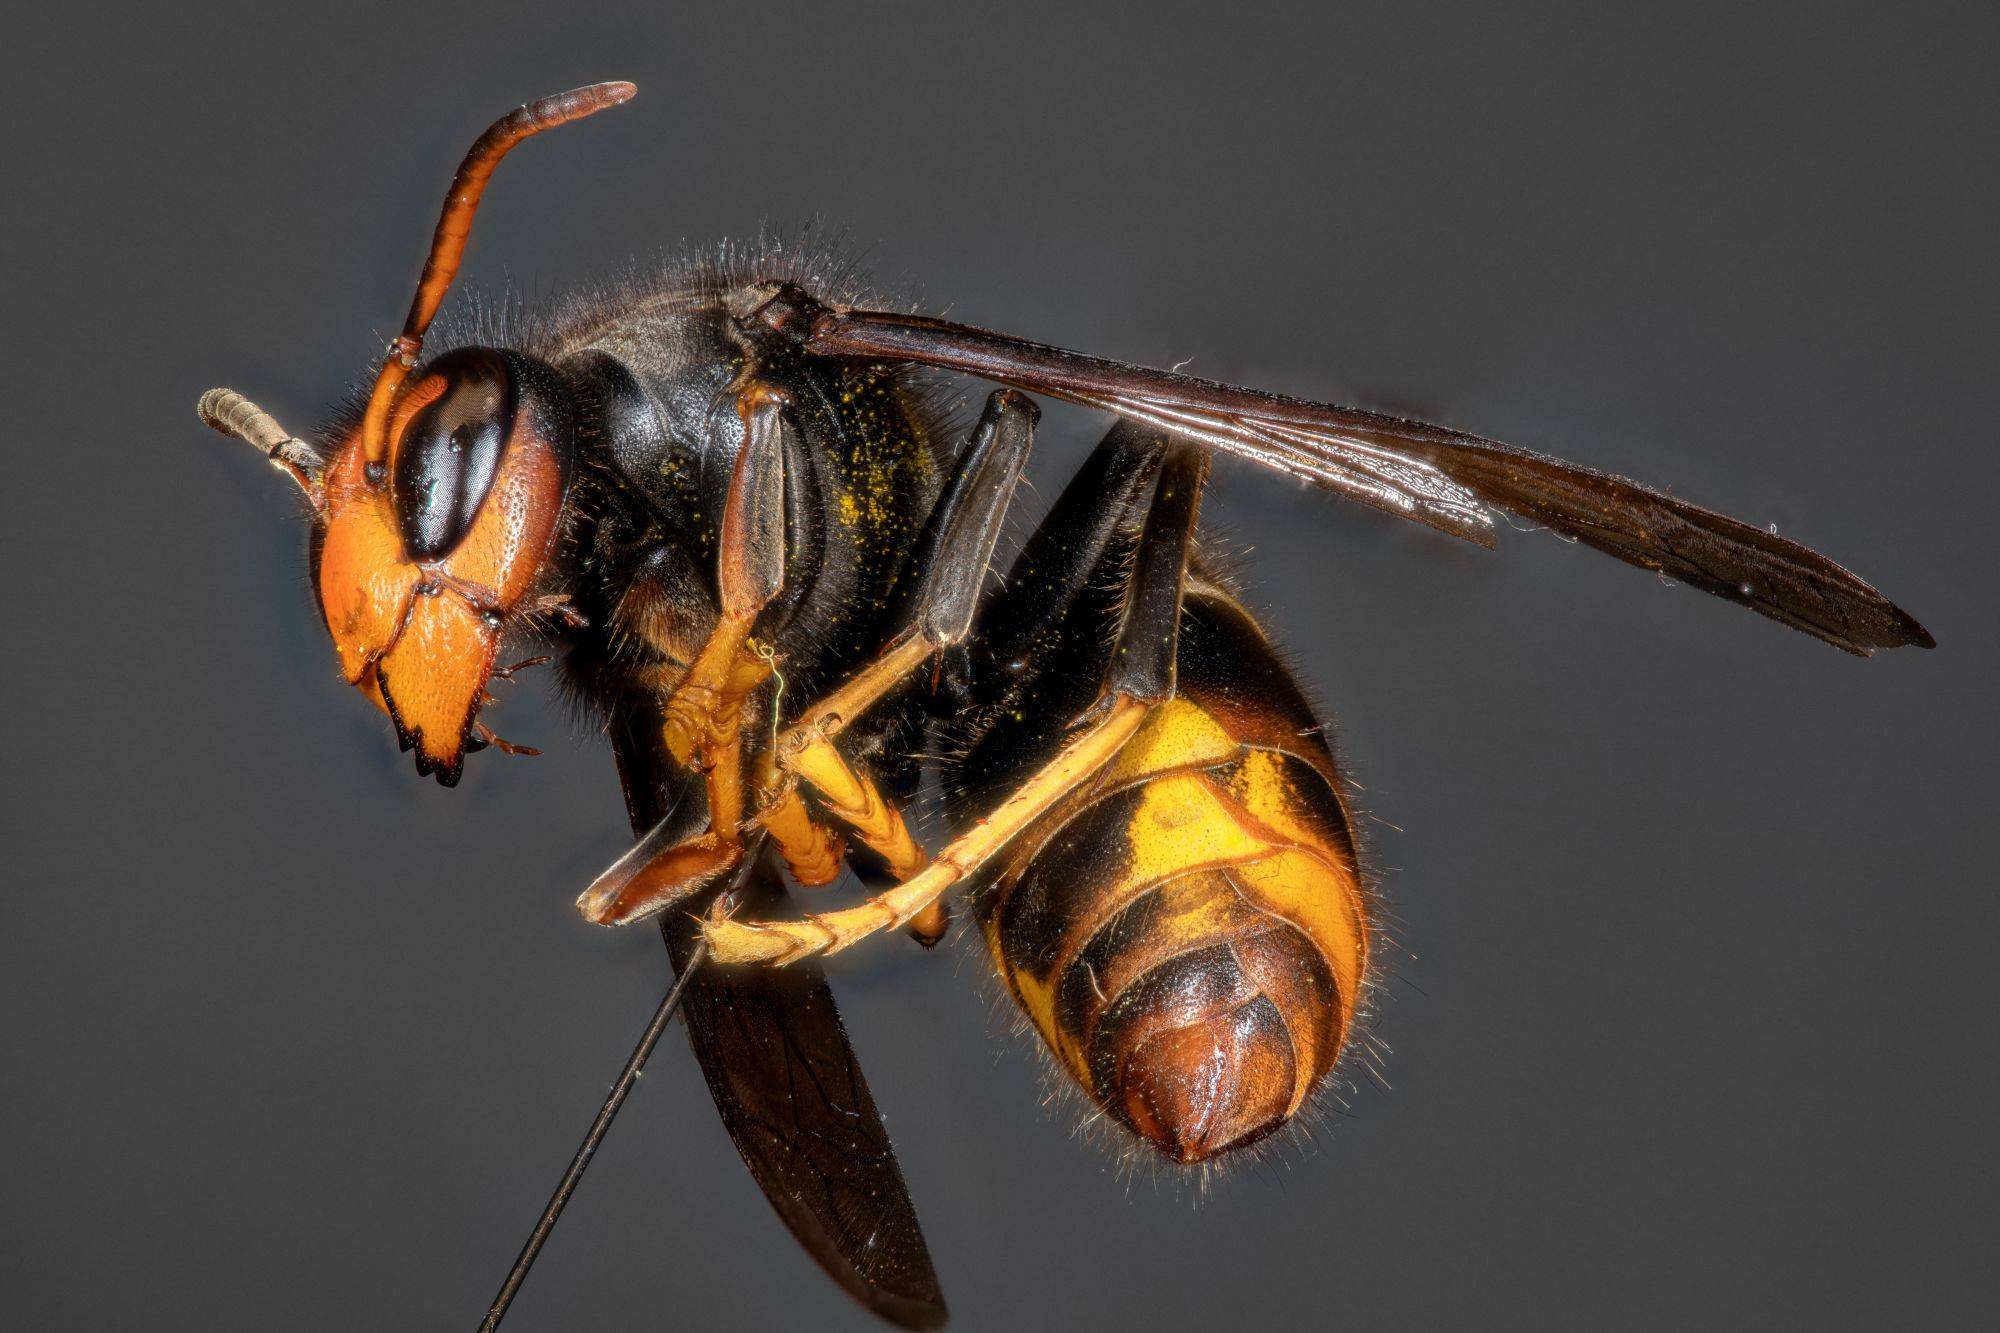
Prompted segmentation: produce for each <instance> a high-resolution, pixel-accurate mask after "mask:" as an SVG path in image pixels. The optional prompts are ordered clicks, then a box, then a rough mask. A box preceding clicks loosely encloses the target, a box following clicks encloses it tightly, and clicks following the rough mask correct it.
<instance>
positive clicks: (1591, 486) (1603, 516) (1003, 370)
mask: <svg viewBox="0 0 2000 1333" xmlns="http://www.w3.org/2000/svg"><path fill="white" fill-rule="evenodd" d="M766 311H767V313H766V316H765V317H766V318H767V319H768V320H769V321H770V322H771V323H772V324H773V325H774V326H776V327H778V328H780V329H782V330H783V331H785V332H787V333H789V334H790V335H791V336H793V337H796V338H798V339H799V340H800V341H801V343H802V344H803V345H804V346H805V347H806V349H807V350H808V351H811V352H814V353H818V354H821V355H826V356H844V357H867V358H871V359H880V360H896V361H911V362H917V363H920V364H923V365H929V366H939V367H942V368H944V369H947V370H956V371H962V372H964V373H966V374H970V375H978V376H980V377H982V378H984V379H989V380H994V381H997V382H998V383H1001V384H1007V385H1011V386H1013V387H1015V388H1017V389H1022V390H1026V391H1028V392H1031V393H1044V394H1048V395H1049V396H1051V397H1055V398H1065V399H1068V400H1070V401H1071V402H1077V403H1083V404H1085V405H1087V406H1090V407H1096V408H1101V409H1103V410H1104V411H1107V412H1115V413H1117V414H1118V415H1120V416H1125V417H1131V418H1134V419H1135V420H1139V421H1144V422H1148V423H1151V424H1153V425H1157V426H1160V427H1162V428H1163V429H1166V430H1170V431H1173V432H1175V433H1176V434H1178V435H1181V436H1185V437H1187V438H1189V439H1193V440H1196V441H1198V442H1200V443H1202V444H1206V445H1208V446H1210V447H1211V448H1215V449H1219V450H1222V451H1224V452H1227V453H1232V454H1236V455H1238V456H1240V457H1245V458H1249V459H1251V460H1252V461H1254V462H1257V463H1259V464H1262V465H1263V466H1266V467H1271V468H1276V469H1278V470H1280V471H1283V472H1287V473H1290V474H1292V475H1294V476H1298V477H1302V478H1305V479H1307V480H1309V481H1312V482H1315V483H1317V484H1319V485H1322V486H1325V487H1327V488H1328V489H1330V490H1333V491H1336V492H1338V493H1340V494H1343V495H1347V496H1350V497H1352V498H1354V499H1358V500H1361V501H1363V502H1364V503H1367V504H1370V505H1373V506H1375V507H1376V508H1379V509H1384V510H1387V511H1389V512H1390V513H1395V514H1400V515H1401V516H1403V517H1406V518H1410V519H1414V520H1416V521H1418V522H1422V523H1428V524H1429V525H1431V526H1432V527H1435V528H1438V529H1441V530H1442V531H1445V532H1449V533H1452V534H1453V535H1455V536H1459V537H1464V538H1466V539H1467V540H1470V541H1474V542H1478V543H1479V544H1481V545H1483V546H1491V545H1493V521H1492V519H1491V517H1490V516H1489V515H1488V514H1487V512H1486V510H1485V508H1484V506H1483V505H1482V503H1481V502H1482V501H1483V502H1485V503H1486V504H1491V505H1494V506H1496V507H1498V508H1501V509H1505V510H1507V511H1509V512H1511V513H1515V514H1519V515H1521V516H1522V517H1524V518H1528V519H1531V520H1533V521H1534V522H1536V523H1539V524H1542V525H1544V526H1546V527H1549V528H1552V529H1554V530H1555V531H1556V532H1559V533H1562V534H1563V535H1565V536H1568V537H1572V538H1575V539H1576V540H1578V541H1581V542H1584V543H1585V544H1587V545H1590V546H1594V547H1596V548H1597V549H1598V550H1600V551H1605V552H1608V553H1609V554H1611V555H1615V556H1617V557H1618V558H1619V559H1620V560H1623V561H1626V562H1627V563H1629V564H1634V565H1639V566H1641V567H1642V568H1645V569H1653V570H1658V571H1660V572H1661V573H1663V574H1666V575H1667V576H1669V577H1671V578H1674V579H1678V580H1680V581H1682V582H1684V583H1689V584H1692V585H1694V586H1695V587H1697V588H1700V589H1702V590H1703V591H1704V592H1711V593H1714V594H1715V595H1716V596H1718V597H1723V598H1727V599H1728V600H1730V601H1732V602H1740V603H1742V604H1743V605H1745V606H1748V607H1750V608H1751V609H1752V610H1755V611H1758V612H1761V613H1762V614H1764V615H1767V616H1769V617H1771V618H1772V619H1773V620H1778V621H1782V622H1783V623H1785V624H1787V625H1790V626H1792V627H1793V628H1794V629H1800V630H1804V631H1805V632H1806V633H1808V634H1811V635H1813V636H1815V637H1817V638H1821V639H1824V640H1826V641H1827V642H1828V643H1830V644H1833V645H1834V646H1835V647H1837V648H1844V649H1846V650H1847V651H1848V652H1851V653H1859V654H1861V655H1862V656H1864V657H1865V656H1867V655H1868V654H1869V653H1871V652H1873V651H1874V650H1875V649H1877V648H1894V647H1899V646H1901V645H1904V644H1917V645H1920V646H1922V647H1925V648H1929V647H1932V646H1933V642H1934V641H1933V640H1932V638H1931V636H1930V634H1929V633H1928V632H1926V631H1925V629H1924V627H1923V626H1922V625H1919V624H1918V623H1917V622H1916V620H1915V619H1913V618H1912V617H1911V616H1910V615H1909V613H1908V612H1906V611H1904V610H1903V609H1902V608H1900V607H1898V606H1896V605H1895V604H1894V603H1893V602H1891V601H1890V600H1889V599H1888V598H1886V597H1884V596H1883V595H1882V594H1881V593H1879V592H1877V591H1876V590H1875V589H1874V588H1872V587H1870V586H1869V585H1868V584H1867V583H1866V582H1864V581H1862V580H1861V579H1860V578H1858V577H1856V576H1855V575H1853V574H1851V573H1849V572H1848V571H1847V570H1845V569H1843V568H1841V567H1840V566H1839V565H1837V564H1835V563H1834V562H1833V561H1831V560H1829V559H1827V558H1826V557H1825V556H1823V555H1820V554H1819V553H1818V552H1816V551H1812V550H1809V549H1808V548H1806V547H1804V546H1801V545H1799V544H1798V543H1797V542H1794V541H1787V540H1786V539H1785V538H1782V537H1779V536H1778V535H1776V534H1775V533H1772V532H1767V531H1765V530H1764V529H1762V528H1757V527H1753V526H1751V525H1750V524H1747V523H1739V522H1737V521H1736V520H1735V519H1733V518H1726V517H1724V516H1723V515H1721V514H1717V513H1714V512H1712V511H1710V510H1707V509H1703V508H1701V507H1699V506H1698V505H1691V504H1689V503H1687V502H1686V501H1685V500H1677V499H1675V498H1674V497H1672V496H1670V495H1663V494H1661V493H1660V492H1658V491H1654V490H1649V489H1648V488H1646V487H1644V486H1640V485H1638V484H1636V483H1634V482H1630V481H1625V480H1622V479H1621V478H1618V477H1613V476H1607V475H1606V474H1604V473H1601V472H1592V471H1590V470H1588V469H1586V468H1580V467H1573V466H1571V465H1570V464H1568V463H1561V462H1558V461H1556V460H1555V459H1552V458H1544V457H1542V456H1540V455H1538V454H1532V453H1528V452H1527V451H1525V450H1521V449H1516V448H1513V447H1511V446H1509V445H1505V444H1500V443H1498V442H1496V441H1493V440H1487V439H1481V438H1480V437H1479V436H1477V435H1467V434H1464V433H1462V432H1460V431H1455V430H1448V429H1446V428H1445V427H1442V426H1432V425H1428V424H1426V423H1424V422H1421V421H1407V420H1404V419H1402V418H1400V417H1392V416H1384V415H1382V414H1380V413H1376V412H1364V411H1361V410H1359V409H1357V408H1351V407H1337V406H1334V405H1332V404H1328V403H1313V402H1307V401H1305V400H1303V399H1298V398H1287V397H1285V396H1283V395H1280V394H1272V393H1262V392H1259V391H1258V390H1255V389H1243V388H1237V387H1235V386H1233V385H1228V384H1218V383H1215V382H1214V381H1212V380H1204V379H1196V378H1194V377H1193V376H1189V375H1179V374H1175V373H1173V372H1171V371H1164V370H1149V369H1147V368H1145V367H1142V366H1132V365H1126V364H1124V363H1122V362H1118V361H1107V360H1104V359H1103V358H1101V357H1094V356H1085V355H1083V354H1081V353H1078V352H1070V351H1065V350H1063V349H1062V348H1059V347H1047V346H1044V345H1042V344H1040V343H1031V342H1026V341H1023V340H1021V339H1018V338H1009V337H1006V336H1004V335H1002V334H997V333H989V332H987V331H986V330H984V329H975V328H971V327H968V326H966V325H962V324H950V323H946V322H945V321H943V320H936V319H927V318H924V317H922V316H917V315H897V314H889V313H886V312H881V311H868V310H836V309H830V308H827V307H824V306H818V305H816V304H812V303H811V302H810V300H809V298H807V299H805V300H804V301H803V303H801V294H799V293H797V292H796V291H795V290H790V289H788V290H786V291H783V292H781V293H779V294H778V299H777V300H776V301H774V302H773V304H772V306H771V307H767V308H766Z"/></svg>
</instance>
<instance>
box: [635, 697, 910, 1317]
mask: <svg viewBox="0 0 2000 1333" xmlns="http://www.w3.org/2000/svg"><path fill="white" fill-rule="evenodd" d="M659 735H660V724H659V720H658V719H657V717H646V716H643V715H628V716H626V717H623V718H620V719H614V721H613V723H612V726H611V740H612V748H613V750H614V752H615V753H616V754H617V757H618V772H619V777H620V779H621V780H622V781H623V782H624V785H625V800H626V805H627V807H628V808H629V810H630V812H631V815H632V825H633V828H634V829H635V830H645V829H648V828H650V827H652V826H653V825H655V824H657V823H658V822H659V820H661V819H662V818H665V817H666V816H667V815H668V814H669V812H670V811H672V809H673V806H674V804H675V800H676V798H677V797H678V795H679V786H680V782H681V775H680V774H679V773H678V772H677V771H675V769H674V767H673V765H672V764H671V762H670V761H668V760H667V759H666V758H665V756H664V755H663V754H662V753H661V752H660V748H659V743H658V737H659ZM686 804H687V805H688V806H692V807H693V809H692V810H689V809H687V808H685V807H684V808H683V809H681V810H680V811H678V812H676V813H677V815H681V816H686V817H688V818H690V819H691V820H692V822H694V823H696V824H699V823H700V822H701V821H702V820H703V819H705V818H706V813H705V811H703V810H702V809H701V805H702V802H701V801H700V800H699V799H698V798H696V799H693V800H690V801H689V802H687V803H686ZM745 898H746V901H745V903H744V910H745V911H747V912H748V913H750V914H752V915H756V916H781V917H782V916H793V915H796V914H797V913H796V910H795V909H793V908H791V907H789V906H788V902H787V895H786V893H785V888H784V883H783V880H782V879H781V878H780V876H779V875H778V873H777V872H776V871H775V870H774V869H773V868H772V867H771V865H770V861H769V858H768V856H766V857H765V859H763V860H762V861H760V863H759V865H758V868H757V870H756V872H754V873H753V874H752V875H751V877H750V882H749V885H748V887H747V889H746V890H745ZM661 921H662V925H661V930H662V932H663V933H664V934H665V936H666V940H667V949H668V952H669V953H671V954H672V955H673V960H674V967H675V969H676V970H679V969H680V968H681V967H683V966H684V965H685V964H686V962H687V958H688V955H689V953H690V951H691V950H692V948H693V946H694V940H695V933H696V932H695V930H694V925H693V922H692V920H691V918H690V917H689V916H688V914H687V913H686V912H682V911H674V912H668V913H665V914H664V915H663V916H662V918H661ZM681 1016H682V1018H683V1019H684V1020H685V1021H686V1023H687V1031H688V1041H689V1043H690V1044H691V1045H692V1046H693V1047H694V1053H695V1058H696V1059H697V1060H699V1061H700V1062H701V1070H702V1073H703V1074H704V1075H705V1076H706V1077H707V1079H708V1090H709V1092H710V1093H711V1094H712V1095H713V1096H714V1098H715V1105H716V1109H717V1110H719V1111H721V1113H722V1123H723V1125H724V1126H725V1127H726V1128H727V1129H728V1130H729V1137H730V1138H732V1139H734V1140H735V1141H736V1149H737V1151H738V1152H740V1153H742V1154H743V1162H744V1164H745V1165H746V1166H748V1167H749V1168H750V1174H751V1175H752V1176H754V1177H756V1180H757V1183H758V1184H759V1185H761V1186H762V1187H763V1189H764V1193H765V1195H766V1196H768V1197H769V1199H770V1200H771V1206H772V1207H774V1208H776V1209H777V1210H778V1216H779V1217H781V1218H783V1219H784V1222H785V1225H786V1226H787V1227H790V1228H791V1231H792V1234H793V1235H794V1236H796V1237H798V1240H799V1243H800V1244H801V1245H803V1246H805V1248H806V1252H807V1253H809V1254H811V1255H812V1257H813V1258H814V1259H815V1260H817V1261H818V1262H819V1265H820V1267H822V1268H824V1269H825V1270H826V1271H827V1274H828V1276H830V1277H832V1278H833V1280H834V1281H835V1282H838V1283H839V1284H840V1285H841V1286H842V1287H843V1288H845V1289H846V1290H847V1292H848V1293H849V1294H850V1295H852V1296H853V1297H854V1298H855V1299H856V1300H858V1301H860V1302H861V1303H862V1304H863V1305H866V1306H867V1307H868V1308H869V1309H871V1310H873V1311H874V1312H875V1313H877V1314H879V1315H881V1316H882V1317H883V1318H884V1319H887V1320H889V1321H890V1322H892V1323H895V1324H900V1325H901V1326H902V1327H904V1328H914V1329H929V1328H938V1327H941V1326H942V1325H943V1324H944V1321H945V1305H944V1293H943V1292H942V1291H940V1290H939V1289H938V1280H937V1272H936V1270H935V1269H933V1268H932V1266H931V1256H930V1250H929V1249H928V1248H927V1247H926V1246H925V1244H924V1234H923V1231H922V1229H921V1228H919V1226H918V1225H917V1213H916V1208H915V1206H914V1205H913V1204H912V1203H911V1202H910V1193H909V1190H908V1188H907V1187H905V1185H904V1184H903V1173H902V1171H901V1169H900V1168H898V1167H897V1165H896V1154H895V1152H894V1150H893V1149H892V1148H891V1147H890V1146H889V1135H888V1132H887V1131H886V1130H885V1129H884V1128H883V1127H882V1117H881V1116H880V1115H879V1114H878V1113H877V1112H876V1110H875V1099H874V1098H873V1097H871V1096H869V1094H868V1083H867V1081H866V1080H865V1079H863V1078H862V1076H861V1067H860V1065H859V1064H858V1063H857V1062H856V1060H855V1058H854V1049H853V1047H851V1046H850V1045H849V1044H848V1041H847V1030H846V1028H845V1027H843V1026H842V1025H841V1021H840V1014H839V1011H837V1010H836V1009H835V1008H834V1004H833V993H832V992H831V991H830V990H828V989H827V984H826V978H825V976H824V975H823V974H822V973H821V971H820V969H819V967H818V966H817V965H816V964H813V963H812V962H811V960H808V961H807V962H805V963H798V964H794V965H792V966H790V967H785V968H757V967H748V968H721V967H706V968H703V969H702V970H701V971H700V972H699V973H698V974H697V975H696V976H695V979H694V980H693V982H691V983H690V984H689V986H688V990H687V996H686V998H685V999H684V1000H683V1001H682V1004H681Z"/></svg>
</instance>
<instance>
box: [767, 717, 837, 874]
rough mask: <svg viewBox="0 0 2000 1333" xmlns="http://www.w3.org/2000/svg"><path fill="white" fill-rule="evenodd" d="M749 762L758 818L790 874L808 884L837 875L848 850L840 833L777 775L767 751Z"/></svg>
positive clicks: (791, 785) (796, 788) (796, 789)
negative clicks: (816, 816) (816, 815)
mask: <svg viewBox="0 0 2000 1333" xmlns="http://www.w3.org/2000/svg"><path fill="white" fill-rule="evenodd" d="M751 763H752V765H753V767H752V773H753V776H754V781H755V785H756V787H757V797H758V804H759V806H760V807H761V811H760V813H759V814H758V816H757V820H758V822H759V823H761V824H762V825H763V826H764V827H765V829H767V830H768V831H769V832H770V834H771V841H772V842H773V843H774V844H776V846H777V848H778V854H779V855H781V856H783V857H784V858H785V865H786V866H787V868H789V869H790V870H791V872H792V877H793V878H794V879H796V880H798V882H799V883H801V884H803V885H806V886H807V887H809V888H817V887H818V886H819V885H822V884H831V883H833V881H834V880H836V879H838V878H840V863H841V859H842V857H844V856H845V855H846V850H847V849H846V847H845V846H844V845H843V843H842V840H841V838H840V835H839V834H837V833H835V832H834V831H833V830H831V829H829V828H827V827H826V826H825V825H823V824H821V823H820V822H819V821H818V820H816V819H814V818H813V817H812V812H811V811H810V810H808V809H806V803H805V798H804V797H802V796H800V795H799V789H798V787H797V786H796V785H795V784H792V783H790V782H787V781H785V780H784V779H781V778H780V777H779V776H778V768H777V764H776V763H775V762H774V761H773V760H772V758H771V755H770V752H769V751H764V752H762V753H760V754H759V755H758V756H757V757H756V759H754V760H752V761H751Z"/></svg>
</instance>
